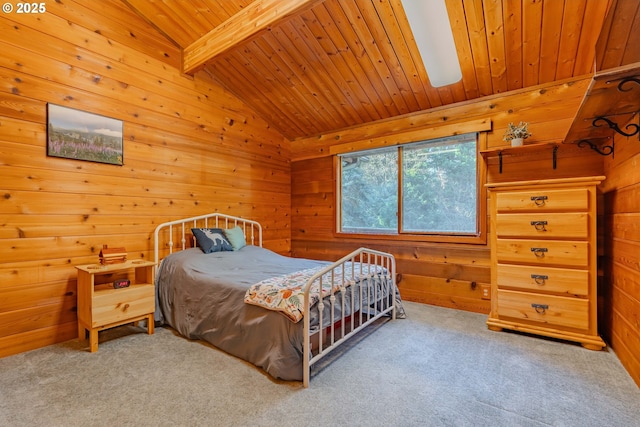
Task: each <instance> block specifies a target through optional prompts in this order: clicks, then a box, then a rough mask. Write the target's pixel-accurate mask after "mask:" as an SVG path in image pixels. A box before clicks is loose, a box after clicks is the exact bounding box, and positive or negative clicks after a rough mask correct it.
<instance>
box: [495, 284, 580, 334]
mask: <svg viewBox="0 0 640 427" xmlns="http://www.w3.org/2000/svg"><path fill="white" fill-rule="evenodd" d="M498 310H499V312H500V317H501V318H502V317H504V316H506V317H511V318H514V319H519V320H528V321H532V322H539V323H544V324H547V325H550V326H561V327H568V328H576V329H583V330H585V329H588V328H589V300H586V299H580V298H570V297H560V296H552V295H542V294H535V293H526V292H518V291H507V290H498Z"/></svg>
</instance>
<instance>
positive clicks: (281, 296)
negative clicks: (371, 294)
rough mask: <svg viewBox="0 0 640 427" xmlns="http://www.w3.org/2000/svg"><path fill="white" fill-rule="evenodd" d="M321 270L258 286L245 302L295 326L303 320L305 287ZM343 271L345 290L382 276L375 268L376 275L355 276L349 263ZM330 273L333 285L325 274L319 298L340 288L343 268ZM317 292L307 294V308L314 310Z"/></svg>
mask: <svg viewBox="0 0 640 427" xmlns="http://www.w3.org/2000/svg"><path fill="white" fill-rule="evenodd" d="M322 268H324V266H319V267H314V268H309V269H306V270H301V271H297V272H295V273H291V274H286V275H284V276H277V277H272V278H270V279H266V280H263V281H261V282H258V283H256V284H255V285H253V286H251V287H250V288H249V289H248V290H247V292H246V294H245V296H244V302H245V303H247V304H253V305H257V306H260V307H264V308H266V309H268V310H274V311H279V312H281V313H282V314H284V315H285V316H286V317H287V318H289V320H291V321H292V322H294V323H297V322H299V321H300V320H302V317H303V315H304V290H303V288H304V285H305V284H306V283H307V282H308V281H309V279H310V278H311V276H313V275H314V274H316V273H317V272H318V271H320V270H321V269H322ZM344 270H345V271H344V277H345V283H344V285H345V287H346V286H351V285H352V284H355V283H356V282H357V281H359V280H361V279H364V278H367V277H373V276H374V275H376V274H379V273H381V272H382V269H381V268H380V267H378V266H376V271H372V272H368V271H367V272H363V273H360V272H357V271H356V272H355V273H354V272H353V264H352V263H345V264H344ZM333 272H334V274H333V281H332V280H331V272H327V273H325V274H324V275H323V276H322V298H324V297H325V296H327V295H330V294H331V293H332V292H336V291H338V290H339V289H340V287H341V285H342V277H343V274H342V268H341V267H340V268H338V269H335V270H333ZM319 288H320V287H319V286H316V285H314V286H312V289H311V291H310V292H309V300H310V303H309V306H313V305H314V304H316V303H317V302H318V300H319V299H320V289H319Z"/></svg>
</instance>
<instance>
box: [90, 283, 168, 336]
mask: <svg viewBox="0 0 640 427" xmlns="http://www.w3.org/2000/svg"><path fill="white" fill-rule="evenodd" d="M154 311H155V296H154V287H153V285H152V284H143V285H132V286H130V287H128V288H122V289H110V290H102V291H100V292H97V293H96V295H95V296H94V298H93V310H92V324H91V326H92V327H94V328H96V327H101V326H105V325H109V324H112V323H117V322H120V321H123V320H126V319H129V318H133V317H137V316H143V315H145V314H149V313H153V312H154Z"/></svg>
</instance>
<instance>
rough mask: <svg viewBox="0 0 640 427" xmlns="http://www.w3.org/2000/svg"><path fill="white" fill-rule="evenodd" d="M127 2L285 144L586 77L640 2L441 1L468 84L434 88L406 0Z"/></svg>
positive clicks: (190, 67)
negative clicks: (611, 29) (616, 14)
mask: <svg viewBox="0 0 640 427" xmlns="http://www.w3.org/2000/svg"><path fill="white" fill-rule="evenodd" d="M123 2H124V3H126V4H127V5H128V6H129V7H131V8H132V9H134V10H135V11H136V12H137V13H138V14H139V15H140V16H142V17H143V18H144V19H146V20H147V21H148V22H149V23H151V25H153V26H154V27H155V28H156V29H157V30H158V31H160V32H161V33H162V34H163V35H164V36H165V37H167V38H168V39H169V40H171V41H172V42H173V43H175V44H176V45H177V46H178V47H179V48H181V49H182V52H183V70H184V71H185V72H186V73H195V72H206V73H209V74H210V75H211V76H212V77H213V78H214V79H215V80H216V81H217V82H219V83H220V84H221V85H222V86H223V87H224V88H225V89H227V90H228V91H230V92H231V93H233V94H235V95H236V96H238V97H239V98H240V99H242V100H243V101H244V102H246V103H247V104H248V105H250V106H251V107H252V108H253V109H255V110H256V111H257V112H258V113H259V114H260V115H261V116H262V117H263V118H264V119H266V120H267V121H268V122H269V123H270V125H271V126H272V127H274V128H276V129H278V130H279V131H280V132H281V133H282V134H283V135H284V136H285V137H287V138H288V139H290V140H296V139H298V138H304V137H309V136H313V135H320V134H323V133H327V132H330V131H335V130H338V129H342V128H346V127H351V126H356V125H361V124H364V123H367V122H371V121H375V120H380V119H385V118H389V117H394V116H398V115H404V114H408V113H413V112H416V111H420V110H427V109H432V108H437V107H440V106H443V105H448V104H452V103H457V102H462V101H467V100H472V99H477V98H480V97H483V96H488V95H493V94H499V93H504V92H507V91H511V90H516V89H521V88H527V87H532V86H536V85H539V84H544V83H549V82H554V81H559V80H564V79H570V78H574V77H578V76H584V75H591V74H593V72H594V60H595V47H596V42H597V40H598V36H599V35H600V33H601V29H602V28H603V24H604V23H605V16H606V13H607V10H608V9H609V7H610V5H611V4H612V3H614V4H615V3H621V4H623V6H624V8H626V9H625V10H623V11H621V12H620V13H621V15H620V16H622V17H623V18H624V17H625V16H626V17H627V19H626V20H627V21H633V17H634V16H635V17H637V14H638V13H639V12H638V8H639V5H640V2H638V1H636V0H446V5H447V10H448V13H449V18H450V22H451V25H452V28H453V35H454V40H455V43H456V47H457V55H458V59H459V61H460V64H461V68H462V80H461V81H460V82H458V83H454V84H451V85H448V86H444V87H440V88H434V87H432V86H431V84H430V83H429V76H428V74H427V72H426V70H425V68H424V66H423V65H422V62H421V60H420V56H419V53H418V51H417V47H416V45H415V42H414V40H413V38H412V33H411V30H410V28H409V25H408V22H407V18H406V15H405V13H404V10H403V8H402V5H401V2H400V0H190V1H162V0H123ZM629 17H631V19H629ZM636 19H637V18H636ZM623 21H624V19H623ZM617 25H622V26H623V28H618V30H619V31H618V32H619V33H621V34H623V35H624V34H625V30H624V25H627V26H629V28H631V25H633V22H626V23H625V22H622V23H618V24H617ZM636 25H637V23H636ZM617 37H624V36H617ZM626 37H627V38H626V39H625V40H617V41H616V43H617V44H622V45H623V46H622V48H624V46H626V45H627V44H633V43H632V38H631V36H630V35H629V32H627V33H626ZM636 44H637V45H640V43H636ZM636 50H637V49H636Z"/></svg>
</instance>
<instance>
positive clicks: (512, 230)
mask: <svg viewBox="0 0 640 427" xmlns="http://www.w3.org/2000/svg"><path fill="white" fill-rule="evenodd" d="M588 220H589V214H587V213H586V212H584V213H549V212H544V213H536V214H528V213H527V214H525V213H521V214H497V215H496V233H497V234H498V236H499V237H514V236H517V237H528V238H534V239H538V238H550V239H553V238H567V239H586V238H587V237H588V231H589V227H588Z"/></svg>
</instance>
